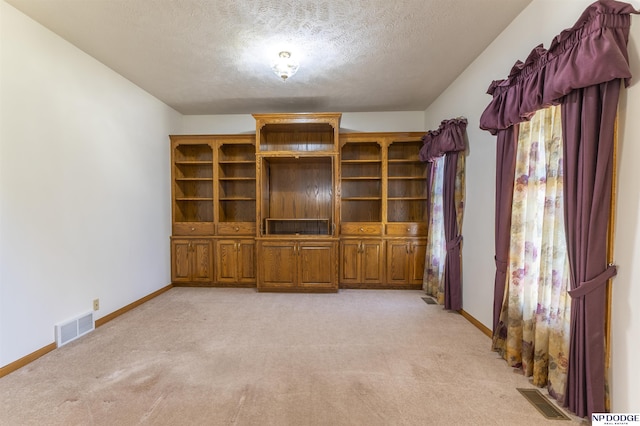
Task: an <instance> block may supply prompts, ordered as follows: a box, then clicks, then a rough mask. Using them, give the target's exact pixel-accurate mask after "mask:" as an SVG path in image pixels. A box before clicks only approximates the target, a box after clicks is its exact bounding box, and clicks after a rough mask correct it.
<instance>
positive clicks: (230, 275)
mask: <svg viewBox="0 0 640 426" xmlns="http://www.w3.org/2000/svg"><path fill="white" fill-rule="evenodd" d="M216 253H217V254H216V282H218V283H221V284H224V283H229V284H230V283H236V282H238V242H237V241H236V240H218V242H217V250H216Z"/></svg>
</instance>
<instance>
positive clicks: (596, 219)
mask: <svg viewBox="0 0 640 426" xmlns="http://www.w3.org/2000/svg"><path fill="white" fill-rule="evenodd" d="M638 13H640V11H637V10H635V9H634V7H633V6H632V5H630V4H628V3H624V2H619V1H616V0H598V1H596V2H594V3H592V4H591V5H590V6H589V7H588V8H587V9H586V10H585V11H584V12H583V14H582V15H581V16H580V18H579V19H578V21H577V22H576V23H575V25H574V26H573V27H572V28H569V29H566V30H564V31H562V32H561V33H560V34H559V35H558V36H556V37H555V38H554V39H553V41H552V42H551V45H550V46H549V48H548V49H545V48H544V47H543V46H542V45H538V46H536V47H535V48H534V49H533V50H532V51H531V53H530V54H529V56H528V57H527V59H526V60H525V61H524V62H523V61H516V63H515V65H514V66H513V68H512V69H511V72H510V73H509V76H508V77H507V78H506V79H503V80H497V81H494V82H492V83H491V86H490V87H489V90H488V93H489V94H490V95H492V97H493V98H492V100H491V102H490V103H489V105H488V106H487V108H486V109H485V111H484V112H483V114H482V116H481V117H480V128H481V129H484V130H488V131H489V132H491V133H492V134H494V135H497V136H498V150H497V156H498V157H497V162H498V167H497V169H498V170H497V174H496V179H497V180H496V191H500V190H501V189H504V188H507V187H508V186H509V185H510V183H509V182H506V181H505V180H508V179H510V177H511V171H510V170H508V169H507V168H508V167H512V166H513V158H514V157H513V156H512V150H511V149H510V148H509V147H508V146H506V145H505V144H508V143H509V141H513V143H515V141H514V140H513V138H514V136H515V135H516V133H517V130H518V126H519V123H521V122H524V121H527V120H529V119H530V118H531V117H532V116H533V115H534V113H535V112H536V111H538V110H539V109H541V108H545V107H548V106H551V105H558V104H561V105H562V116H563V117H562V121H563V139H564V140H563V146H564V148H563V149H564V159H565V161H564V175H565V176H566V184H565V229H566V235H567V248H568V253H569V255H568V256H569V265H570V270H571V274H570V288H571V290H570V291H569V294H570V296H571V298H572V303H571V316H572V320H571V338H570V341H571V348H570V351H569V359H568V363H569V368H568V378H567V389H566V391H565V394H566V397H565V400H564V402H563V405H565V406H567V407H568V408H569V409H570V410H571V411H573V412H574V413H575V414H576V415H578V416H581V417H586V416H590V415H591V414H592V413H599V412H603V411H605V410H606V387H607V384H606V371H605V343H604V342H605V329H604V324H605V321H606V300H605V299H606V295H605V283H606V282H607V281H608V280H609V279H610V278H612V277H613V276H614V275H615V274H616V267H615V265H608V264H607V257H606V241H607V238H606V237H607V223H608V220H609V215H610V211H609V210H610V209H609V207H610V204H609V201H610V200H611V182H612V175H613V173H612V171H613V167H612V164H613V145H614V123H615V114H616V106H617V103H618V96H619V89H620V86H621V85H622V84H624V85H628V84H629V81H630V78H631V69H630V67H629V53H628V48H627V45H628V42H629V28H630V25H631V16H630V15H631V14H638ZM505 148H508V149H505ZM511 181H513V180H512V179H511ZM510 201H511V200H510V199H509V196H504V197H503V196H500V195H499V194H497V195H496V225H497V226H496V257H495V259H496V278H495V287H494V334H495V333H497V332H498V331H499V330H498V327H497V325H496V324H498V323H499V317H498V316H499V315H500V313H501V312H502V311H503V309H502V308H501V306H500V302H501V301H502V296H503V295H504V293H505V291H504V289H505V282H504V280H505V279H508V277H507V274H506V272H505V270H506V269H507V263H508V262H507V261H506V260H507V258H508V254H507V249H508V247H507V245H506V244H505V243H506V242H507V241H508V240H509V238H510V236H509V234H508V232H509V220H508V217H509V214H508V213H509V209H510V207H511V206H510ZM498 225H499V226H498Z"/></svg>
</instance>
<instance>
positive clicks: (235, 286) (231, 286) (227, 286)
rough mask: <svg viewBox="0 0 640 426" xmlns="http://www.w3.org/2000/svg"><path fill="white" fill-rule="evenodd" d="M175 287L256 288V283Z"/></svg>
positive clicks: (189, 284)
mask: <svg viewBox="0 0 640 426" xmlns="http://www.w3.org/2000/svg"><path fill="white" fill-rule="evenodd" d="M173 286H174V287H208V288H256V284H255V283H239V284H238V283H234V284H220V283H174V284H173Z"/></svg>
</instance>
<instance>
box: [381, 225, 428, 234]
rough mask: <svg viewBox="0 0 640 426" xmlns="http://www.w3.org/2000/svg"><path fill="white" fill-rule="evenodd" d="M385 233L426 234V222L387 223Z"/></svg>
mask: <svg viewBox="0 0 640 426" xmlns="http://www.w3.org/2000/svg"><path fill="white" fill-rule="evenodd" d="M387 235H402V236H417V235H427V224H426V223H388V224H387Z"/></svg>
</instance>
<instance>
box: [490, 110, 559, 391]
mask: <svg viewBox="0 0 640 426" xmlns="http://www.w3.org/2000/svg"><path fill="white" fill-rule="evenodd" d="M562 165H563V146H562V121H561V118H560V107H559V106H556V107H549V108H546V109H543V110H540V111H538V112H537V113H536V114H535V115H534V116H533V118H532V119H531V121H529V122H524V123H521V124H520V125H519V137H518V145H517V153H516V170H515V182H514V190H513V209H512V214H511V242H510V247H509V263H508V269H507V286H506V290H505V297H504V303H503V305H502V312H501V315H500V321H499V323H498V330H497V333H494V336H493V348H494V350H496V351H498V352H499V353H500V354H501V355H502V356H503V357H504V358H505V360H507V362H508V363H509V365H511V366H513V367H521V368H522V370H523V372H524V374H525V375H526V376H528V377H529V376H530V377H532V380H533V384H534V385H537V386H547V387H548V389H549V393H550V394H551V395H553V396H554V397H555V398H557V399H558V400H560V401H562V400H563V398H564V392H565V388H566V381H567V364H568V353H569V336H570V324H571V321H570V320H571V298H570V297H569V296H568V294H567V290H568V287H569V277H570V272H569V262H568V256H567V246H566V237H565V227H564V197H563V192H564V191H563V168H562Z"/></svg>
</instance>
